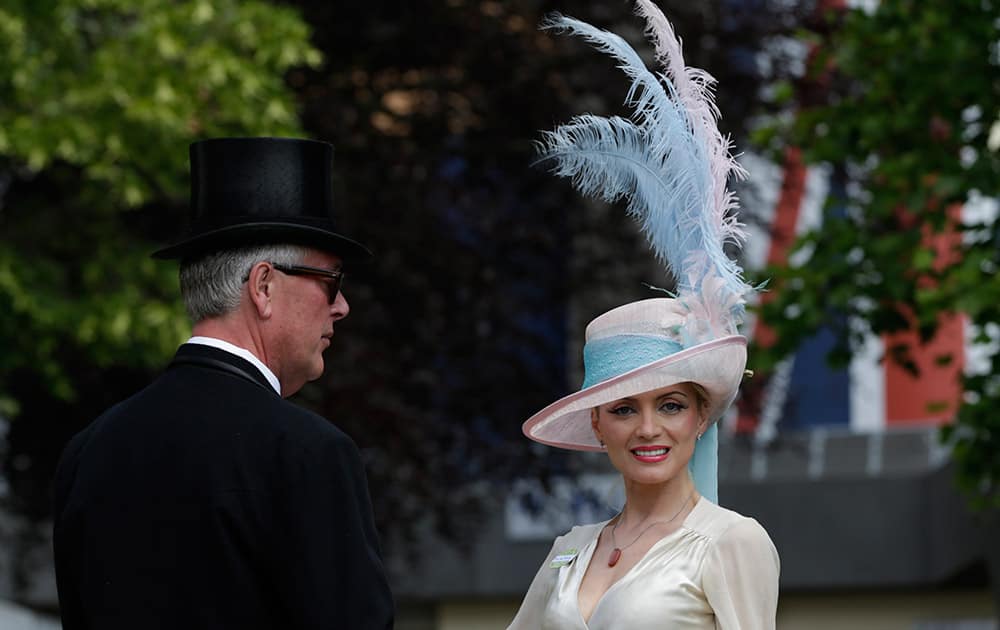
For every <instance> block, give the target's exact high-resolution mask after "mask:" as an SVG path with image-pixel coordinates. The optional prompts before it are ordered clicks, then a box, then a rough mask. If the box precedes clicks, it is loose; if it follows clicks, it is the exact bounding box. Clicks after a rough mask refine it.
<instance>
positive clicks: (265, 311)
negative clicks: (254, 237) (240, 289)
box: [247, 261, 274, 319]
mask: <svg viewBox="0 0 1000 630" xmlns="http://www.w3.org/2000/svg"><path fill="white" fill-rule="evenodd" d="M247 293H248V294H249V297H250V303H251V304H253V306H254V309H255V310H256V311H257V316H258V317H260V318H261V319H267V318H269V317H271V313H272V305H271V298H272V296H273V294H274V268H273V267H271V265H270V264H268V263H266V262H263V261H262V262H258V263H255V264H254V266H253V267H251V268H250V275H249V278H248V279H247Z"/></svg>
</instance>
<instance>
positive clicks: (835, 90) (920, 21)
mask: <svg viewBox="0 0 1000 630" xmlns="http://www.w3.org/2000/svg"><path fill="white" fill-rule="evenodd" d="M827 4H833V3H827ZM821 6H822V5H821ZM998 24H1000V3H998V2H994V1H992V0H931V1H916V0H882V1H881V2H878V3H876V6H875V8H874V9H873V10H871V11H870V12H866V11H865V10H862V9H852V10H829V11H825V12H822V13H820V14H818V15H817V19H816V20H815V21H813V22H811V23H809V24H808V25H807V26H808V28H805V29H804V30H803V31H802V33H801V35H800V39H801V41H804V42H806V43H807V45H808V50H809V55H808V64H807V68H806V72H805V73H804V75H803V76H801V77H799V78H798V79H795V80H791V81H785V82H781V83H779V84H777V85H776V86H774V87H773V89H772V94H774V95H775V98H776V99H778V100H782V101H783V104H784V105H785V107H786V112H791V113H792V115H790V116H789V115H787V114H785V115H784V116H779V117H776V118H772V119H771V121H770V124H766V125H762V126H761V127H760V128H758V129H757V131H756V132H755V139H756V140H757V141H758V143H760V144H762V145H764V146H767V147H769V148H771V149H772V150H774V152H775V153H776V154H777V153H778V152H780V151H781V150H783V149H784V147H785V146H788V145H789V144H791V145H794V146H799V147H802V150H803V152H804V156H805V158H806V160H807V161H809V162H812V163H829V164H831V165H832V166H833V169H834V179H835V181H838V182H840V183H841V184H842V188H843V189H844V190H843V192H842V194H840V195H839V198H838V196H837V195H834V198H832V199H831V200H830V202H829V203H828V205H827V207H826V209H825V212H824V217H823V223H822V228H820V229H818V230H815V231H812V232H809V233H807V234H805V235H803V236H802V237H801V238H800V239H799V240H798V242H797V245H796V252H795V253H793V255H792V257H793V259H795V258H796V257H797V258H798V259H799V260H800V262H801V261H806V262H802V263H801V264H798V265H793V266H788V267H782V268H774V269H770V270H768V273H769V274H770V275H771V276H772V278H773V280H772V285H771V288H772V290H773V293H774V299H773V301H771V302H769V303H767V304H765V306H764V307H763V316H764V318H765V319H766V321H767V322H768V323H769V324H770V325H771V326H773V327H774V329H775V330H776V332H777V333H778V334H777V337H778V341H777V343H776V344H775V345H774V346H772V347H770V348H767V349H758V350H757V351H756V352H755V354H754V356H755V358H756V360H757V361H759V362H760V364H761V365H762V366H763V365H766V364H768V363H769V364H770V365H772V366H773V365H774V364H775V363H776V362H777V361H779V360H780V359H781V358H782V357H784V356H786V355H787V354H788V353H789V352H791V351H792V350H794V349H795V348H796V347H798V346H799V345H800V344H801V343H802V342H803V341H804V340H805V339H807V338H808V337H809V336H811V335H813V334H814V333H815V332H816V331H817V330H818V329H819V328H820V327H830V328H832V329H833V331H834V333H835V334H836V335H837V340H838V342H837V346H836V348H835V349H834V351H833V353H832V354H831V357H830V359H831V361H832V362H834V363H835V364H840V365H844V364H846V362H847V361H848V360H849V358H850V356H851V354H852V352H853V351H854V350H855V349H856V348H857V347H858V345H859V344H861V343H862V342H863V340H864V337H865V336H866V335H868V334H875V335H881V334H885V333H894V332H899V331H903V330H913V329H915V330H916V331H917V332H918V333H919V338H920V339H921V341H922V342H926V341H928V340H930V339H932V338H933V336H934V335H935V333H936V331H937V329H938V325H939V322H941V321H942V318H944V317H946V316H947V315H948V314H951V313H955V312H960V313H964V314H965V315H966V316H967V317H968V318H969V320H970V321H971V323H972V324H973V325H974V326H975V327H976V330H978V331H980V333H981V335H980V338H979V339H977V340H976V341H977V342H979V343H986V344H987V346H986V347H987V348H988V352H989V353H990V361H991V369H990V370H989V372H988V373H987V374H978V375H968V376H966V377H965V380H964V389H965V392H966V394H965V397H964V401H963V402H962V404H961V407H960V409H959V413H958V418H957V421H956V423H955V424H954V425H952V426H947V427H945V428H944V430H943V438H944V440H945V441H946V442H948V443H949V444H951V445H952V446H953V448H954V451H953V452H954V459H955V462H956V465H957V467H958V474H959V480H960V484H961V485H962V487H963V488H965V489H966V490H967V491H968V492H969V493H970V496H971V497H972V500H973V502H974V503H975V504H976V505H978V506H985V505H989V504H991V503H992V504H993V505H1000V413H998V411H1000V352H998V348H997V334H998V333H1000V330H998V328H997V323H998V322H1000V279H998V276H997V274H996V270H997V265H998V263H1000V260H998V255H1000V249H998V245H1000V224H998V222H996V221H993V220H991V219H989V220H974V221H979V222H966V223H961V222H959V221H958V220H957V215H956V212H955V211H954V208H955V204H963V203H965V202H966V201H967V200H968V199H970V198H979V199H980V200H982V198H987V199H995V198H996V196H997V193H998V192H1000V156H998V154H997V150H998V148H1000V117H998V116H1000V67H998V61H1000V49H998V34H1000V33H998ZM935 234H938V235H945V239H944V240H945V241H948V240H949V237H948V235H949V234H950V235H952V236H951V237H950V238H951V241H950V242H953V243H954V244H955V245H954V247H952V248H945V249H944V250H943V251H936V250H935V249H934V248H933V247H932V246H931V245H930V238H931V237H932V235H935ZM889 354H890V355H891V356H890V357H888V358H887V359H886V360H895V361H898V362H899V363H900V364H901V365H903V366H904V367H907V368H908V369H910V370H911V371H913V370H916V369H917V368H916V365H915V363H914V362H913V360H912V356H911V354H910V352H909V350H908V349H907V348H890V349H889ZM947 360H948V358H947V357H941V358H940V361H942V362H945V361H947Z"/></svg>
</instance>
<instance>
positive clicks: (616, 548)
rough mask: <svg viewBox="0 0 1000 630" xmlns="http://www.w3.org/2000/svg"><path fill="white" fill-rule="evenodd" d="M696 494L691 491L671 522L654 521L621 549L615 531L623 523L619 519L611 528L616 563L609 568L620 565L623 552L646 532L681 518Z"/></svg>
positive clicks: (612, 563)
mask: <svg viewBox="0 0 1000 630" xmlns="http://www.w3.org/2000/svg"><path fill="white" fill-rule="evenodd" d="M694 492H695V491H694V490H692V491H691V494H689V495H688V497H687V498H686V499H684V503H682V504H681V508H680V509H679V510H677V513H675V514H674V515H673V516H671V517H670V519H669V520H666V521H654V522H652V523H650V524H649V525H647V526H646V528H645V529H643V530H642V531H641V532H639V535H638V536H636V537H635V540H633V541H632V542H630V543H629V544H627V545H625V546H624V547H619V546H618V545H617V543H615V530H616V529H618V524H619V523H621V520H620V519H619V520H617V521H615V524H614V526H613V527H612V528H611V547H612V549H613V551H612V552H611V555H612V558H614V562H610V563H609V566H614V565H615V564H617V563H618V558H619V557H621V554H622V552H623V551H625V550H626V549H628V548H629V547H631V546H632V545H634V544H635V543H637V542H639V539H640V538H642V535H643V534H645V533H646V532H648V531H649V530H650V528H652V527H653V525H666V524H667V523H671V522H673V520H674V519H675V518H677V517H678V516H680V513H681V512H683V511H684V508H685V507H687V504H688V502H689V501H690V500H691V498H692V497H693V496H694ZM620 515H621V514H619V516H620Z"/></svg>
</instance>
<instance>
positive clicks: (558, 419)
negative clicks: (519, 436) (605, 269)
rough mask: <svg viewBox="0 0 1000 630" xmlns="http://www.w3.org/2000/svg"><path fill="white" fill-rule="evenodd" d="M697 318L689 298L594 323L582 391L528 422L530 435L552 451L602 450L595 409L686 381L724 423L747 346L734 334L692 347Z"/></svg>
mask: <svg viewBox="0 0 1000 630" xmlns="http://www.w3.org/2000/svg"><path fill="white" fill-rule="evenodd" d="M694 312H695V311H692V310H691V309H689V308H688V307H687V306H686V305H685V303H684V301H682V300H679V299H674V298H654V299H648V300H641V301H638V302H632V303H630V304H626V305H624V306H620V307H618V308H615V309H612V310H611V311H608V312H607V313H604V314H603V315H601V316H599V317H597V318H596V319H594V320H593V321H591V322H590V324H589V325H588V326H587V331H586V345H585V346H584V370H585V378H584V383H583V386H582V388H581V389H580V391H578V392H575V393H573V394H570V395H569V396H566V397H564V398H561V399H559V400H557V401H556V402H554V403H552V404H550V405H548V406H547V407H545V408H544V409H542V410H541V411H539V412H538V413H536V414H535V415H533V416H531V417H530V418H529V419H528V420H527V421H526V422H525V423H524V426H523V431H524V434H525V435H526V436H527V437H529V438H531V439H532V440H535V441H536V442H541V443H543V444H548V445H550V446H556V447H559V448H566V449H572V450H583V451H600V450H602V448H601V445H600V443H599V442H598V441H597V438H596V437H595V436H594V432H593V429H592V428H591V415H590V414H591V410H592V409H593V408H594V407H597V406H599V405H604V404H607V403H610V402H614V401H616V400H619V399H622V398H627V397H629V396H637V395H639V394H643V393H645V392H650V391H655V390H658V389H661V388H664V387H668V386H670V385H676V384H678V383H685V382H692V383H697V384H698V385H700V386H701V387H702V388H703V389H704V390H705V392H706V393H707V395H708V400H707V406H708V410H707V415H708V418H709V419H710V420H711V421H713V422H714V421H715V420H718V419H719V418H720V417H721V416H722V414H723V413H725V411H726V410H727V409H728V408H729V406H730V405H731V404H732V402H733V400H734V399H735V398H736V393H737V391H738V390H739V385H740V382H741V381H742V379H743V371H744V368H745V367H746V361H747V350H746V346H747V341H746V338H745V337H743V336H741V335H727V336H721V337H718V338H714V339H711V340H709V341H704V342H700V343H698V342H692V340H691V339H690V338H689V337H690V333H691V332H692V331H693V330H696V329H697V328H698V327H699V324H700V323H699V322H697V321H693V320H692V319H691V318H692V317H695V315H694V314H693V313H694Z"/></svg>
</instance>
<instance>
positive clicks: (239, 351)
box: [187, 335, 281, 396]
mask: <svg viewBox="0 0 1000 630" xmlns="http://www.w3.org/2000/svg"><path fill="white" fill-rule="evenodd" d="M187 343H196V344H200V345H203V346H211V347H213V348H218V349H219V350H225V351H226V352H229V353H230V354H235V355H236V356H238V357H240V358H241V359H246V360H247V361H249V362H250V363H253V365H254V367H256V368H257V369H258V370H260V371H261V373H263V374H264V378H266V379H267V382H268V383H270V384H271V387H273V388H274V391H276V392H278V395H279V396H281V383H279V382H278V377H277V376H275V375H274V372H272V371H271V369H270V368H268V367H267V366H266V365H264V362H263V361H261V360H260V359H258V358H257V357H256V356H254V354H253V353H252V352H250V351H249V350H247V349H246V348H241V347H239V346H235V345H233V344H231V343H229V342H228V341H223V340H222V339H216V338H215V337H201V336H198V335H195V336H194V337H191V338H190V339H188V340H187Z"/></svg>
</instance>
